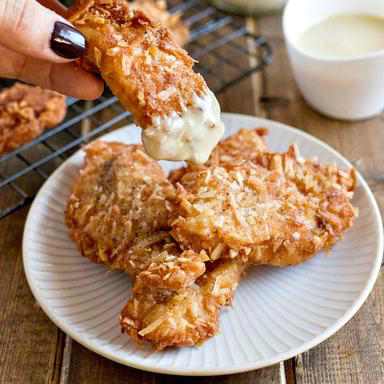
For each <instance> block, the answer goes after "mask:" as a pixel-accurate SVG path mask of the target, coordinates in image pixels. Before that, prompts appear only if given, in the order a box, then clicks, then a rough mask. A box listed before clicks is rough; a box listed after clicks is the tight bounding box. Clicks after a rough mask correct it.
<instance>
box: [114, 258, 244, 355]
mask: <svg viewBox="0 0 384 384" xmlns="http://www.w3.org/2000/svg"><path fill="white" fill-rule="evenodd" d="M246 267H247V265H246V264H245V263H243V262H241V261H239V260H228V259H227V260H220V261H218V262H216V263H213V265H211V266H210V269H209V271H207V272H206V273H205V274H204V275H203V276H202V277H200V278H199V279H198V280H197V281H196V284H194V285H193V286H190V287H188V288H184V289H181V290H179V291H177V292H174V293H173V294H169V293H167V292H166V293H164V292H163V291H161V290H158V291H153V290H152V291H148V290H141V289H135V290H134V296H133V298H132V299H130V300H129V302H128V304H127V305H126V307H125V308H124V309H123V311H122V313H121V316H120V325H121V328H122V330H123V332H126V333H128V334H129V335H130V336H131V337H132V338H133V339H135V340H137V341H138V342H142V341H144V340H146V341H149V342H151V343H152V344H153V346H154V348H155V350H157V351H160V350H162V349H163V348H165V347H175V346H191V345H194V344H196V343H198V342H203V341H205V340H207V339H209V338H211V337H213V336H215V335H216V334H217V333H218V332H219V315H220V309H221V308H222V307H223V306H231V305H232V301H233V294H234V291H235V289H236V287H237V285H238V283H239V281H240V279H241V277H242V276H243V275H244V272H245V269H246Z"/></svg>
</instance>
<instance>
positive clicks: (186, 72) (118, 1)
mask: <svg viewBox="0 0 384 384" xmlns="http://www.w3.org/2000/svg"><path fill="white" fill-rule="evenodd" d="M69 21H71V22H72V24H74V25H75V26H76V27H77V28H78V29H79V30H80V31H81V32H82V33H83V34H84V35H85V37H86V38H87V43H88V49H87V51H86V54H85V58H86V60H87V61H88V62H89V63H91V64H92V65H93V66H95V67H96V68H97V69H98V70H99V71H100V74H101V75H102V77H103V78H104V80H105V81H106V82H107V84H108V85H109V87H110V88H111V90H112V92H113V93H114V94H115V95H116V96H117V97H118V99H119V100H120V101H121V103H122V104H123V106H124V107H125V108H126V109H127V110H129V111H130V112H131V113H132V115H133V118H134V120H135V123H136V124H137V125H138V126H140V127H142V128H146V127H148V126H151V124H152V118H154V117H158V116H159V117H164V116H169V115H171V113H172V112H177V113H180V114H181V113H182V112H183V104H184V106H185V107H187V108H190V107H191V106H192V105H193V104H194V102H193V100H194V97H195V95H198V96H202V95H205V94H206V93H207V92H208V89H207V86H206V84H205V81H204V80H203V78H202V77H201V76H200V75H199V74H197V73H195V72H193V69H192V67H193V64H194V60H193V59H192V58H190V57H189V56H188V55H187V52H186V51H184V50H183V49H182V48H181V47H180V46H178V45H177V44H176V42H175V41H174V39H173V37H172V35H171V34H170V32H169V31H168V30H167V29H166V28H164V27H162V26H161V24H160V22H159V21H158V20H155V19H153V18H151V17H150V16H149V15H148V14H147V13H145V12H143V11H142V10H134V9H133V8H132V6H131V5H129V3H127V2H126V1H125V0H110V1H105V0H85V1H82V2H81V3H80V4H79V5H78V6H76V7H74V8H72V9H71V10H70V17H69Z"/></svg>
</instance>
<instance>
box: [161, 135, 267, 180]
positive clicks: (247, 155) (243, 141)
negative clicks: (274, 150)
mask: <svg viewBox="0 0 384 384" xmlns="http://www.w3.org/2000/svg"><path fill="white" fill-rule="evenodd" d="M267 134H268V130H267V129H266V128H256V129H253V130H247V129H240V130H239V131H238V132H236V133H235V134H233V135H231V136H229V137H227V138H226V139H223V140H221V141H220V142H219V144H218V145H217V146H216V148H215V149H214V150H213V151H212V153H211V156H210V157H209V159H208V161H207V162H206V163H204V164H203V165H195V164H189V166H188V168H179V169H175V170H173V171H171V173H170V174H169V177H168V178H169V180H170V181H171V182H172V183H174V184H175V183H177V182H178V181H180V179H181V178H182V177H183V175H184V174H185V173H186V172H191V170H193V171H196V170H199V169H200V170H202V169H206V168H207V167H212V166H219V165H223V164H231V165H235V164H243V163H244V162H246V161H248V160H252V159H254V158H255V156H258V153H259V152H260V151H262V152H265V151H267V150H268V146H267V143H266V141H265V138H266V136H267Z"/></svg>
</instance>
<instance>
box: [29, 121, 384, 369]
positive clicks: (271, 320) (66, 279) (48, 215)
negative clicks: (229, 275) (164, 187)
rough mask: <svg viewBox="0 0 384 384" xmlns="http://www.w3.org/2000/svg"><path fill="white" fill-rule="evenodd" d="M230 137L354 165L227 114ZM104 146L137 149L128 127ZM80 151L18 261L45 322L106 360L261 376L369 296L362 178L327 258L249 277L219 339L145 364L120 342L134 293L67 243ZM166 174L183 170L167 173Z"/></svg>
mask: <svg viewBox="0 0 384 384" xmlns="http://www.w3.org/2000/svg"><path fill="white" fill-rule="evenodd" d="M224 121H225V123H226V126H227V134H232V133H234V132H236V131H237V130H238V129H239V128H241V127H244V128H255V127H260V126H262V127H266V128H268V129H269V131H270V135H269V144H270V148H271V149H272V150H277V151H284V150H286V148H287V147H288V145H289V144H290V143H293V142H296V143H297V144H298V145H299V148H300V150H301V153H302V155H303V156H307V157H311V156H313V155H316V156H317V157H318V158H319V160H320V161H322V162H328V163H329V162H333V161H335V162H336V163H337V164H338V165H339V166H342V167H350V166H351V164H350V163H349V162H348V161H347V160H345V159H344V158H343V157H342V156H341V155H340V154H338V153H337V152H336V151H334V150H333V149H332V148H330V147H329V146H327V145H326V144H324V143H322V142H321V141H319V140H317V139H315V138H314V137H312V136H310V135H308V134H305V133H303V132H301V131H299V130H296V129H294V128H290V127H288V126H286V125H283V124H280V123H276V122H274V121H269V120H264V119H259V118H255V117H251V116H243V115H234V114H224ZM104 139H105V140H119V141H123V142H126V143H133V142H138V141H139V139H140V133H139V130H138V129H137V128H136V127H133V126H131V127H128V128H122V129H119V130H116V131H114V132H112V133H109V134H107V135H105V137H104ZM82 160H83V152H82V151H79V152H77V153H76V154H75V155H73V156H72V157H71V158H70V159H68V160H67V161H66V162H65V163H64V164H62V165H61V167H59V168H58V169H57V170H56V172H55V173H54V174H53V175H52V176H51V177H50V178H49V179H48V180H47V182H46V183H45V184H44V186H43V187H42V188H41V190H40V192H39V194H38V195H37V197H36V198H35V201H34V202H33V204H32V207H31V209H30V212H29V215H28V219H27V223H26V226H25V231H24V240H23V257H24V267H25V272H26V275H27V278H28V282H29V285H30V287H31V289H32V292H33V294H34V295H35V298H36V300H37V301H38V302H39V304H40V305H41V307H42V308H43V310H44V311H45V313H46V314H47V315H48V316H49V317H50V318H51V319H52V321H53V322H54V323H55V324H56V325H57V326H58V327H60V328H61V329H62V330H63V331H64V332H66V333H67V334H68V335H70V336H71V337H73V338H74V339H75V340H77V341H78V342H79V343H81V344H83V345H84V346H86V347H87V348H89V349H91V350H93V351H95V352H96V353H99V354H101V355H103V356H105V357H108V358H110V359H112V360H115V361H118V362H120V363H122V364H126V365H129V366H131V367H135V368H140V369H144V370H148V371H154V372H162V373H171V374H180V375H220V374H226V373H235V372H242V371H247V370H252V369H256V368H261V367H264V366H267V365H271V364H274V363H276V362H279V361H281V360H285V359H287V358H290V357H292V356H295V355H297V354H299V353H301V352H303V351H305V350H307V349H309V348H311V347H313V346H315V345H317V344H318V343H320V342H321V341H323V340H325V339H326V338H327V337H329V336H331V335H332V334H333V333H335V332H336V331H337V330H338V329H339V328H340V327H342V326H343V325H344V324H345V323H346V322H347V321H348V320H349V319H350V318H351V317H352V316H353V315H354V314H355V313H356V311H357V310H358V309H359V308H360V306H361V305H362V304H363V302H364V300H365V299H366V298H367V296H368V294H369V292H370V291H371V289H372V287H373V285H374V283H375V280H376V277H377V274H378V271H379V268H380V262H381V258H382V253H383V236H382V223H381V218H380V214H379V210H378V208H377V204H376V202H375V199H374V197H373V195H372V192H371V191H370V190H369V188H368V186H367V184H366V182H365V181H364V180H363V178H362V177H361V176H360V175H358V184H357V188H356V193H355V197H354V199H353V203H354V204H355V205H356V206H357V207H358V208H359V210H360V215H359V218H358V219H357V220H356V222H355V224H354V226H353V228H352V229H351V230H350V231H349V232H348V233H347V234H346V235H345V237H344V239H343V240H342V241H341V242H339V243H338V244H337V245H336V246H335V247H334V248H333V250H332V252H331V256H329V257H326V256H325V254H324V253H320V254H318V255H317V256H315V257H314V258H313V259H311V260H310V261H307V262H305V263H303V264H301V265H299V266H296V267H288V268H273V267H253V268H251V270H250V271H249V272H248V274H247V276H246V278H245V279H244V280H243V281H242V282H241V283H240V286H239V288H238V290H237V291H236V293H235V300H234V308H233V309H224V310H223V311H222V314H221V334H220V335H218V336H217V337H214V338H213V339H211V340H209V341H207V342H206V343H205V344H204V345H203V346H202V347H185V348H178V349H168V350H165V351H163V352H159V353H154V354H149V353H148V351H149V348H147V347H144V348H137V347H136V346H135V343H134V342H133V341H132V340H130V338H129V337H128V336H127V335H122V334H121V333H120V327H119V321H118V320H119V313H120V311H121V309H122V308H123V306H124V305H125V303H126V301H127V299H128V297H129V295H130V290H131V285H130V282H129V279H128V278H127V277H126V276H125V275H124V274H123V273H121V272H119V271H107V269H106V268H105V267H104V266H102V265H95V264H92V263H91V262H90V261H88V260H87V259H85V258H83V257H81V256H80V254H79V252H78V251H77V249H76V246H75V245H74V244H73V243H72V241H70V240H69V239H68V235H67V228H66V226H65V223H64V209H65V204H66V199H67V195H68V191H69V188H70V185H71V184H72V182H73V180H74V179H75V177H76V176H77V174H78V170H79V168H80V166H81V165H82ZM163 165H164V167H165V168H166V169H169V168H170V167H178V166H180V164H175V163H167V162H164V163H163Z"/></svg>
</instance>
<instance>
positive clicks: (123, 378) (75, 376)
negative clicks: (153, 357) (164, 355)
mask: <svg viewBox="0 0 384 384" xmlns="http://www.w3.org/2000/svg"><path fill="white" fill-rule="evenodd" d="M72 351H73V353H72V360H71V369H70V374H69V377H68V381H67V383H68V384H77V383H92V384H93V383H95V384H96V383H108V384H118V383H119V384H120V383H123V382H124V383H127V384H131V383H140V384H147V383H148V384H149V383H151V384H184V383H185V384H187V383H188V384H197V383H198V384H213V383H220V384H248V383H258V384H259V383H260V384H264V383H266V384H267V383H268V384H279V383H280V381H279V369H278V365H276V366H274V367H269V368H266V369H260V370H257V371H252V372H247V373H242V374H237V375H226V376H219V377H183V376H171V375H161V374H154V373H150V372H144V371H140V370H137V369H133V368H129V367H126V366H124V365H121V364H118V363H114V362H112V361H109V360H107V359H105V358H104V357H102V356H99V355H96V354H95V353H93V352H91V351H89V350H88V349H86V348H84V347H83V346H81V345H80V344H78V343H76V342H74V344H73V348H72Z"/></svg>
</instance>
